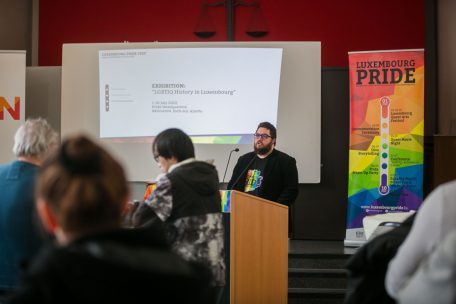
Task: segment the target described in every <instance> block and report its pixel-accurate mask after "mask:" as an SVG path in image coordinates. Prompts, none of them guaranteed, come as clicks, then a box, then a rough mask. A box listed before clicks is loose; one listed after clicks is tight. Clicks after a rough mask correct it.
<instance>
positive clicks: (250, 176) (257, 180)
mask: <svg viewBox="0 0 456 304" xmlns="http://www.w3.org/2000/svg"><path fill="white" fill-rule="evenodd" d="M267 162H268V159H267V158H259V157H258V156H255V160H254V161H253V164H252V166H251V167H250V168H249V170H248V171H247V178H246V179H245V186H244V192H246V193H248V194H251V195H255V196H259V193H260V188H261V185H262V183H263V174H264V168H265V167H266V163H267Z"/></svg>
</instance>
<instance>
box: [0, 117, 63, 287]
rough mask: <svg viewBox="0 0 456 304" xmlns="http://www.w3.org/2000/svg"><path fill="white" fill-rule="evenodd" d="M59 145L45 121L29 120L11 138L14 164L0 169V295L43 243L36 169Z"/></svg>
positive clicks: (14, 284)
mask: <svg viewBox="0 0 456 304" xmlns="http://www.w3.org/2000/svg"><path fill="white" fill-rule="evenodd" d="M58 142H59V138H58V135H57V133H56V132H55V131H54V130H52V128H51V126H50V125H49V124H48V123H47V122H46V121H45V120H44V119H28V120H27V121H26V122H25V123H24V124H23V125H22V126H21V127H19V129H18V130H17V131H16V134H15V136H14V146H13V152H14V154H15V155H16V160H14V161H13V162H11V163H8V164H4V165H0V294H6V293H8V292H9V291H11V290H13V289H14V288H15V286H16V284H17V281H18V279H19V277H20V274H21V272H22V271H23V270H24V269H23V268H26V266H27V264H28V262H29V260H30V259H31V258H32V257H33V256H34V255H35V254H36V253H37V252H38V250H39V248H40V247H41V245H42V244H43V242H44V240H43V236H44V235H43V234H42V232H43V231H41V230H40V228H41V227H40V226H39V225H38V224H39V223H38V218H37V216H36V212H35V204H34V198H33V193H34V190H35V179H36V175H37V172H38V167H39V166H40V165H41V163H42V161H43V159H44V157H45V156H46V155H47V154H48V152H49V151H50V150H51V149H52V148H53V147H55V146H57V144H58Z"/></svg>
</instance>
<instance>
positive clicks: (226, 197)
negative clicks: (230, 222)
mask: <svg viewBox="0 0 456 304" xmlns="http://www.w3.org/2000/svg"><path fill="white" fill-rule="evenodd" d="M220 196H221V198H222V212H223V213H230V211H231V204H230V202H231V191H230V190H220Z"/></svg>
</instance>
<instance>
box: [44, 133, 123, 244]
mask: <svg viewBox="0 0 456 304" xmlns="http://www.w3.org/2000/svg"><path fill="white" fill-rule="evenodd" d="M128 195H129V190H128V186H127V180H126V176H125V173H124V170H123V169H122V167H121V165H120V164H119V163H118V162H117V161H116V160H115V159H114V158H113V157H112V156H111V155H110V154H109V153H108V152H107V151H106V150H104V149H103V148H101V147H100V146H99V145H97V144H96V143H94V142H93V141H92V140H91V139H89V138H88V137H85V136H83V135H77V136H73V137H69V138H67V139H66V140H64V141H63V143H62V145H61V146H60V147H59V149H58V150H57V151H55V153H54V154H53V155H52V156H51V157H50V158H48V159H47V160H46V161H45V162H44V163H43V166H42V167H41V169H40V174H39V177H38V182H37V189H36V196H37V208H38V212H39V215H40V218H41V220H42V222H43V224H44V226H45V227H46V228H47V229H48V230H49V231H50V232H51V233H54V234H55V235H56V237H57V240H58V241H59V242H60V243H65V242H68V241H71V240H72V239H75V238H78V237H80V236H84V235H87V234H91V233H95V232H99V231H103V230H108V229H113V228H117V227H119V226H120V225H121V220H122V213H123V211H124V209H125V204H126V202H127V201H128Z"/></svg>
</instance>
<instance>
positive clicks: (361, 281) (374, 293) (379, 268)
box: [344, 213, 416, 304]
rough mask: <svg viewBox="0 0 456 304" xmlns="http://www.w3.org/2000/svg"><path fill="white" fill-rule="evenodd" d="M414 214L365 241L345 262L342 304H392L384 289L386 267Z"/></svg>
mask: <svg viewBox="0 0 456 304" xmlns="http://www.w3.org/2000/svg"><path fill="white" fill-rule="evenodd" d="M415 215H416V213H414V214H412V215H411V216H409V217H408V218H407V219H406V220H405V221H404V222H402V223H401V224H400V226H399V227H396V228H394V229H393V230H390V231H388V232H385V233H383V234H380V235H378V236H376V237H374V238H373V239H372V240H370V241H368V242H367V243H366V244H364V245H363V246H362V247H361V248H359V249H358V251H356V253H355V254H354V255H353V256H352V257H351V258H350V259H349V260H348V261H347V264H346V265H345V267H346V268H347V270H348V277H347V292H346V294H345V301H344V303H345V304H357V303H365V304H367V303H372V304H374V303H382V304H393V303H396V301H395V300H394V299H393V298H391V297H390V296H389V295H388V293H387V292H386V289H385V276H386V271H387V269H388V264H389V262H390V261H391V259H392V258H393V257H394V256H395V255H396V252H397V250H398V248H399V246H400V245H401V244H402V243H403V241H404V240H405V238H406V237H407V235H408V233H409V232H410V229H411V228H412V225H413V221H414V219H415Z"/></svg>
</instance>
